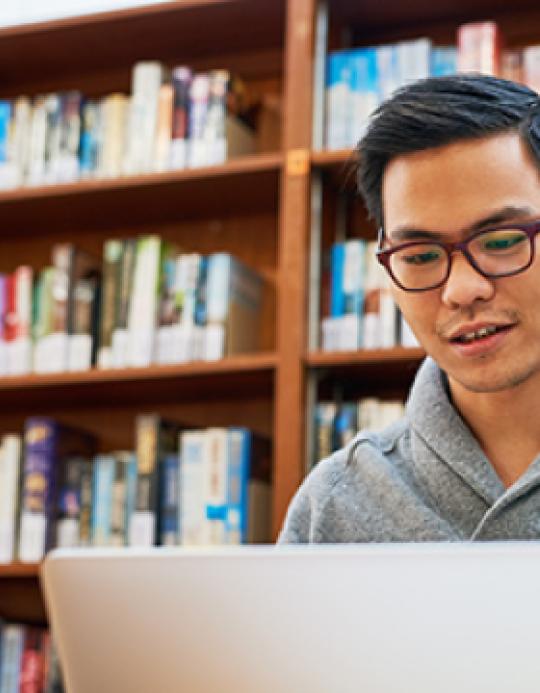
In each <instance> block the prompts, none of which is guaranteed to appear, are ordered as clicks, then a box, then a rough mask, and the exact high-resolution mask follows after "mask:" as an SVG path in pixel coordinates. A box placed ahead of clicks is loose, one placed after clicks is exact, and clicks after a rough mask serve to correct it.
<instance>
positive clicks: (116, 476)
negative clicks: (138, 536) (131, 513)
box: [109, 455, 128, 546]
mask: <svg viewBox="0 0 540 693" xmlns="http://www.w3.org/2000/svg"><path fill="white" fill-rule="evenodd" d="M113 459H114V467H113V483H112V493H111V529H110V538H109V545H110V546H125V545H126V543H127V536H128V527H127V512H126V509H127V492H128V488H127V471H128V470H127V466H126V463H125V460H124V458H123V457H122V456H119V455H115V456H114V458H113Z"/></svg>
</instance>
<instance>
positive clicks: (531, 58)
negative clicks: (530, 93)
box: [518, 46, 540, 92]
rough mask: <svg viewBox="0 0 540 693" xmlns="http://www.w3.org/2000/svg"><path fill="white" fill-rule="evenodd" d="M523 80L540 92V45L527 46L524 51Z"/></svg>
mask: <svg viewBox="0 0 540 693" xmlns="http://www.w3.org/2000/svg"><path fill="white" fill-rule="evenodd" d="M518 74H519V73H518ZM523 81H524V82H525V84H526V85H527V86H528V87H529V88H530V89H534V91H536V92H540V46H527V47H526V48H525V49H524V51H523Z"/></svg>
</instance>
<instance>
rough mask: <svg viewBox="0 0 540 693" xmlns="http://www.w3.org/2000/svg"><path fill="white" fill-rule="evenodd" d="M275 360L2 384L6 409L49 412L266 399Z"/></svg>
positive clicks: (0, 402)
mask: <svg viewBox="0 0 540 693" xmlns="http://www.w3.org/2000/svg"><path fill="white" fill-rule="evenodd" d="M276 365H277V357H276V355H275V354H273V353H260V354H250V355H246V356H234V357H230V358H227V359H223V360H222V361H211V362H202V361H197V362H193V363H187V364H179V365H170V366H169V365H166V366H149V367H148V368H126V369H107V370H98V369H92V370H89V371H81V372H79V373H52V374H34V375H27V376H11V377H4V378H1V379H0V411H1V410H2V409H13V408H17V407H20V408H28V407H30V406H31V407H32V408H34V407H46V406H47V405H48V403H51V402H54V404H55V406H61V405H65V404H69V402H70V401H81V402H84V403H85V405H88V404H97V403H105V402H106V403H122V402H130V401H133V400H134V398H135V399H136V400H138V401H140V402H141V403H143V402H153V401H165V400H167V401H169V400H171V399H174V400H182V401H186V400H191V399H197V400H201V399H202V400H204V399H208V398H218V397H224V396H227V397H229V398H233V399H234V398H238V397H246V396H248V395H250V394H254V393H256V394H257V395H268V394H270V393H271V391H272V387H273V377H274V371H275V368H276Z"/></svg>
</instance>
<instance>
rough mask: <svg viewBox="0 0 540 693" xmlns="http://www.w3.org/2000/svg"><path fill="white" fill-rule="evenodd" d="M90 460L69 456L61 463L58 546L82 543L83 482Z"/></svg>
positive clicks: (57, 514) (72, 545)
mask: <svg viewBox="0 0 540 693" xmlns="http://www.w3.org/2000/svg"><path fill="white" fill-rule="evenodd" d="M88 465H89V461H88V460H86V459H84V458H80V457H68V458H66V459H65V460H63V461H62V463H61V464H60V471H59V474H60V481H59V484H58V495H57V510H56V546H58V547H65V548H71V547H75V546H79V544H80V543H81V540H80V537H81V507H82V503H81V495H82V482H83V477H84V475H85V471H86V468H87V467H88Z"/></svg>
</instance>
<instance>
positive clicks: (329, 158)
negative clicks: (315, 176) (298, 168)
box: [311, 149, 354, 168]
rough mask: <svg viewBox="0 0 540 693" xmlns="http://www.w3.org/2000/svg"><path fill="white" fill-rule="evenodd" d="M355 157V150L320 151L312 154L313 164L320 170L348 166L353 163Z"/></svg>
mask: <svg viewBox="0 0 540 693" xmlns="http://www.w3.org/2000/svg"><path fill="white" fill-rule="evenodd" d="M353 156H354V150H353V149H319V150H317V151H313V152H312V153H311V163H312V164H313V166H318V167H320V168H328V167H333V166H347V165H348V164H349V163H352V162H353Z"/></svg>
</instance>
